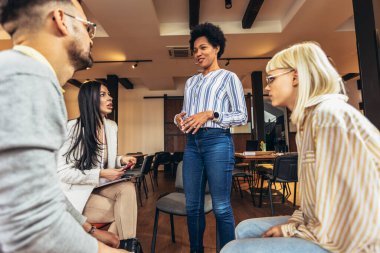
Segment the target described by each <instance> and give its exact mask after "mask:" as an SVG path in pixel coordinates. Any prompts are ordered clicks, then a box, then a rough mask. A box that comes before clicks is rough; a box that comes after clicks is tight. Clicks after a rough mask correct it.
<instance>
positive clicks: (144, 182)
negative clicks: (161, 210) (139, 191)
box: [141, 176, 148, 199]
mask: <svg viewBox="0 0 380 253" xmlns="http://www.w3.org/2000/svg"><path fill="white" fill-rule="evenodd" d="M141 181H142V184H143V187H144V192H145V199H148V190H147V188H148V187H147V185H146V181H145V176H143V178H142V179H141Z"/></svg>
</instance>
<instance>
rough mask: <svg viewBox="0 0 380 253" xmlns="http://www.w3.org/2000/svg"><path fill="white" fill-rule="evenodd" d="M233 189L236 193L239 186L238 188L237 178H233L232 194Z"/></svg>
mask: <svg viewBox="0 0 380 253" xmlns="http://www.w3.org/2000/svg"><path fill="white" fill-rule="evenodd" d="M232 189H233V190H234V191H237V186H236V177H234V176H233V177H232V188H231V192H232Z"/></svg>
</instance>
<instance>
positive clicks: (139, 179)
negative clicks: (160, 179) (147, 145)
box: [124, 155, 154, 206]
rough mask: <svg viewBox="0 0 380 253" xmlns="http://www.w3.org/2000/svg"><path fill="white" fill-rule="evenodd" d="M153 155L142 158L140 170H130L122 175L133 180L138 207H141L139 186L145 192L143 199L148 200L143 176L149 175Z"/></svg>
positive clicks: (146, 186)
mask: <svg viewBox="0 0 380 253" xmlns="http://www.w3.org/2000/svg"><path fill="white" fill-rule="evenodd" d="M153 157H154V156H153V155H148V156H146V157H145V158H144V161H143V164H142V166H141V168H140V169H138V170H131V171H127V172H126V173H125V174H124V175H126V176H132V177H133V178H134V181H133V182H134V183H135V186H136V189H137V191H138V194H139V200H140V205H141V206H142V199H141V184H142V185H143V187H144V192H145V198H146V199H147V198H148V193H147V192H148V185H147V183H146V179H145V176H146V175H147V174H148V173H149V171H150V168H151V166H152V161H153Z"/></svg>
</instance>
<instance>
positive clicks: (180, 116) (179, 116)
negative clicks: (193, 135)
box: [175, 112, 186, 132]
mask: <svg viewBox="0 0 380 253" xmlns="http://www.w3.org/2000/svg"><path fill="white" fill-rule="evenodd" d="M185 115H186V112H181V113H179V114H177V115H176V116H175V122H176V123H177V126H178V128H179V129H180V130H181V131H182V132H184V131H183V129H182V123H183V117H184V116H185Z"/></svg>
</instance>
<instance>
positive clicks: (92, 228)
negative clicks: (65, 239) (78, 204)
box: [87, 226, 96, 235]
mask: <svg viewBox="0 0 380 253" xmlns="http://www.w3.org/2000/svg"><path fill="white" fill-rule="evenodd" d="M95 229H96V227H95V226H91V228H90V230H89V231H88V232H87V233H89V234H90V235H92V234H93V233H94V232H95Z"/></svg>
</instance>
